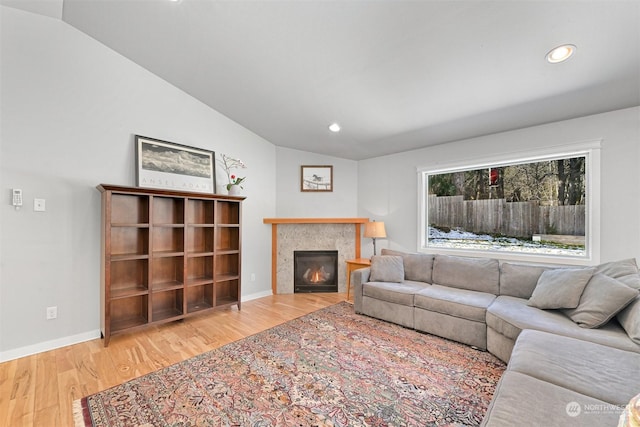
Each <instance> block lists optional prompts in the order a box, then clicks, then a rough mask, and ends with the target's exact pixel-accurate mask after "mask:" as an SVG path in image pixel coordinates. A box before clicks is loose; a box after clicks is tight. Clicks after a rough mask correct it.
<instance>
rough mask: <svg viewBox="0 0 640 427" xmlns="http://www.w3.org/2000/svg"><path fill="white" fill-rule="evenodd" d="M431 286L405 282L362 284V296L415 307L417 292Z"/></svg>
mask: <svg viewBox="0 0 640 427" xmlns="http://www.w3.org/2000/svg"><path fill="white" fill-rule="evenodd" d="M428 286H431V285H429V284H427V283H422V282H412V281H409V280H405V281H403V282H402V283H390V282H367V283H363V284H362V295H363V296H367V297H370V298H375V299H379V300H382V301H387V302H391V303H394V304H400V305H407V306H409V307H413V297H414V295H415V294H416V292H419V291H421V290H422V289H424V288H425V287H428Z"/></svg>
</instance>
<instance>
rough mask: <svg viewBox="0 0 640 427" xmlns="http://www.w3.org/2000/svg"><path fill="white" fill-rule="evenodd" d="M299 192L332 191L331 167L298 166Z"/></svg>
mask: <svg viewBox="0 0 640 427" xmlns="http://www.w3.org/2000/svg"><path fill="white" fill-rule="evenodd" d="M300 191H333V166H326V165H323V166H318V165H306V166H305V165H303V166H300Z"/></svg>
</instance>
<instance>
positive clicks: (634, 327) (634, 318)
mask: <svg viewBox="0 0 640 427" xmlns="http://www.w3.org/2000/svg"><path fill="white" fill-rule="evenodd" d="M616 319H618V322H620V324H621V325H622V327H623V328H624V330H625V331H626V332H627V335H629V338H631V340H632V341H633V342H635V343H636V344H640V296H638V297H636V299H635V300H633V301H632V302H631V304H629V305H628V306H627V307H626V308H625V309H624V310H622V311H621V312H620V313H618V315H617V316H616Z"/></svg>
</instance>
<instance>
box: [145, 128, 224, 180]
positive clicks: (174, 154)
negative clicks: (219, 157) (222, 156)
mask: <svg viewBox="0 0 640 427" xmlns="http://www.w3.org/2000/svg"><path fill="white" fill-rule="evenodd" d="M135 143H136V185H137V186H138V187H145V188H160V189H166V190H178V191H195V192H199V193H215V188H216V182H215V180H216V173H215V172H216V170H215V167H216V166H215V153H214V152H213V151H209V150H203V149H200V148H194V147H188V146H186V145H181V144H176V143H173V142H167V141H161V140H159V139H153V138H147V137H145V136H140V135H136V136H135Z"/></svg>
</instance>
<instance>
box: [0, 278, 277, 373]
mask: <svg viewBox="0 0 640 427" xmlns="http://www.w3.org/2000/svg"><path fill="white" fill-rule="evenodd" d="M270 295H272V293H271V290H268V291H262V292H256V293H254V294H250V295H243V296H242V302H245V301H251V300H254V299H258V298H262V297H267V296H270ZM96 338H100V330H99V329H98V330H95V331H89V332H83V333H81V334H77V335H72V336H68V337H63V338H58V339H55V340H51V341H45V342H41V343H38V344H33V345H28V346H25V347H20V348H16V349H13V350H7V351H2V352H0V362H7V361H9V360H14V359H18V358H20V357H26V356H31V355H33V354H37V353H42V352H45V351H49V350H55V349H56V348H60V347H66V346H68V345H73V344H78V343H81V342H85V341H90V340H93V339H96Z"/></svg>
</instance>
